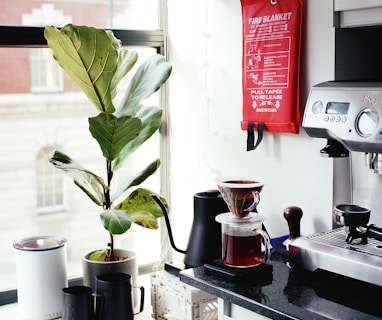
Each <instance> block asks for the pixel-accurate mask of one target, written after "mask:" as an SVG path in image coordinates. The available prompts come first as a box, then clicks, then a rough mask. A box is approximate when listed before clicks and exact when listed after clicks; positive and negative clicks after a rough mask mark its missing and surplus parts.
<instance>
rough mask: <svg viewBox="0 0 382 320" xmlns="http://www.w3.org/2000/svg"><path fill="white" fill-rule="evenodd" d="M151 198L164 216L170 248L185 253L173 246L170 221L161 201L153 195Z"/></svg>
mask: <svg viewBox="0 0 382 320" xmlns="http://www.w3.org/2000/svg"><path fill="white" fill-rule="evenodd" d="M151 197H152V198H153V199H154V200H155V202H156V203H157V204H158V205H159V207H160V208H161V210H162V212H163V216H164V220H165V221H166V227H167V231H168V236H169V238H170V243H171V246H172V248H173V249H174V250H175V251H177V252H179V253H186V252H187V251H185V250H181V249H178V248H177V247H176V245H175V242H174V237H173V236H172V231H171V225H170V219H169V217H168V212H167V209H166V207H165V206H164V204H163V203H162V201H160V199H159V198H158V196H156V195H155V194H152V195H151Z"/></svg>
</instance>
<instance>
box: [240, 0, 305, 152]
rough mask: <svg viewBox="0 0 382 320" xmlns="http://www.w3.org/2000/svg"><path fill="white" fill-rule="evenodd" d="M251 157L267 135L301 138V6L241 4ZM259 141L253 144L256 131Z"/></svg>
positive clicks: (284, 1)
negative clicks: (264, 133) (281, 133)
mask: <svg viewBox="0 0 382 320" xmlns="http://www.w3.org/2000/svg"><path fill="white" fill-rule="evenodd" d="M241 6H242V18H243V20H242V23H243V61H242V66H243V70H242V82H243V120H242V122H241V128H242V130H247V134H248V139H247V151H249V150H254V149H256V147H257V146H258V145H259V144H260V142H261V139H262V137H263V131H265V132H287V133H295V134H297V133H298V132H299V128H300V106H299V87H300V48H301V30H302V15H303V13H302V10H303V0H241ZM256 129H257V132H258V137H257V142H256V143H255V136H254V131H255V130H256Z"/></svg>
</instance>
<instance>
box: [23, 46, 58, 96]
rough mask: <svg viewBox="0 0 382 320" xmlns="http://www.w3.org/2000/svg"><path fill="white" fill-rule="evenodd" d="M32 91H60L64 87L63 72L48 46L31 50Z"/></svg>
mask: <svg viewBox="0 0 382 320" xmlns="http://www.w3.org/2000/svg"><path fill="white" fill-rule="evenodd" d="M30 66H31V70H30V75H31V79H30V82H31V92H35V93H38V92H60V91H63V89H64V83H63V72H62V69H61V68H60V67H59V66H58V64H57V62H56V61H55V60H54V59H53V58H52V55H51V54H50V52H49V50H48V49H46V48H32V49H31V50H30Z"/></svg>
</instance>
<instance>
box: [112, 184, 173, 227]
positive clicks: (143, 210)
mask: <svg viewBox="0 0 382 320" xmlns="http://www.w3.org/2000/svg"><path fill="white" fill-rule="evenodd" d="M151 195H156V196H157V197H158V198H159V199H160V200H161V201H162V203H163V205H164V206H165V207H166V209H168V204H167V201H166V199H165V198H163V197H162V196H160V195H158V194H157V193H155V192H153V191H151V190H148V189H144V188H138V189H136V190H134V191H133V192H132V193H131V194H130V195H129V196H128V197H127V198H126V199H125V200H123V201H122V202H121V203H119V204H117V205H116V206H115V207H114V209H116V210H124V211H125V212H126V214H127V215H130V216H135V217H136V219H137V221H138V220H140V219H141V218H145V217H150V216H151V215H152V216H154V217H155V218H160V217H162V216H163V212H162V209H161V208H160V206H159V205H158V204H157V203H156V201H155V200H154V199H153V198H152V196H151ZM147 213H149V215H148V214H147ZM134 222H135V221H134ZM140 224H141V225H143V226H144V225H146V224H147V225H151V223H150V222H144V221H141V223H140Z"/></svg>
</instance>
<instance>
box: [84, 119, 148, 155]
mask: <svg viewBox="0 0 382 320" xmlns="http://www.w3.org/2000/svg"><path fill="white" fill-rule="evenodd" d="M141 126H142V123H141V120H140V119H139V118H137V117H130V116H122V117H120V118H117V117H116V116H114V115H113V114H110V113H105V112H101V113H100V114H99V115H98V116H96V117H93V118H89V130H90V132H91V134H92V136H93V138H94V139H96V140H97V142H98V143H99V145H100V147H101V150H102V154H103V156H104V157H105V158H106V159H107V160H110V161H112V160H114V159H115V158H117V157H118V156H119V153H120V152H121V150H122V149H123V148H124V147H125V146H126V145H127V144H128V143H129V142H130V141H131V140H133V139H134V138H135V137H137V136H138V135H139V131H140V129H141Z"/></svg>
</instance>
